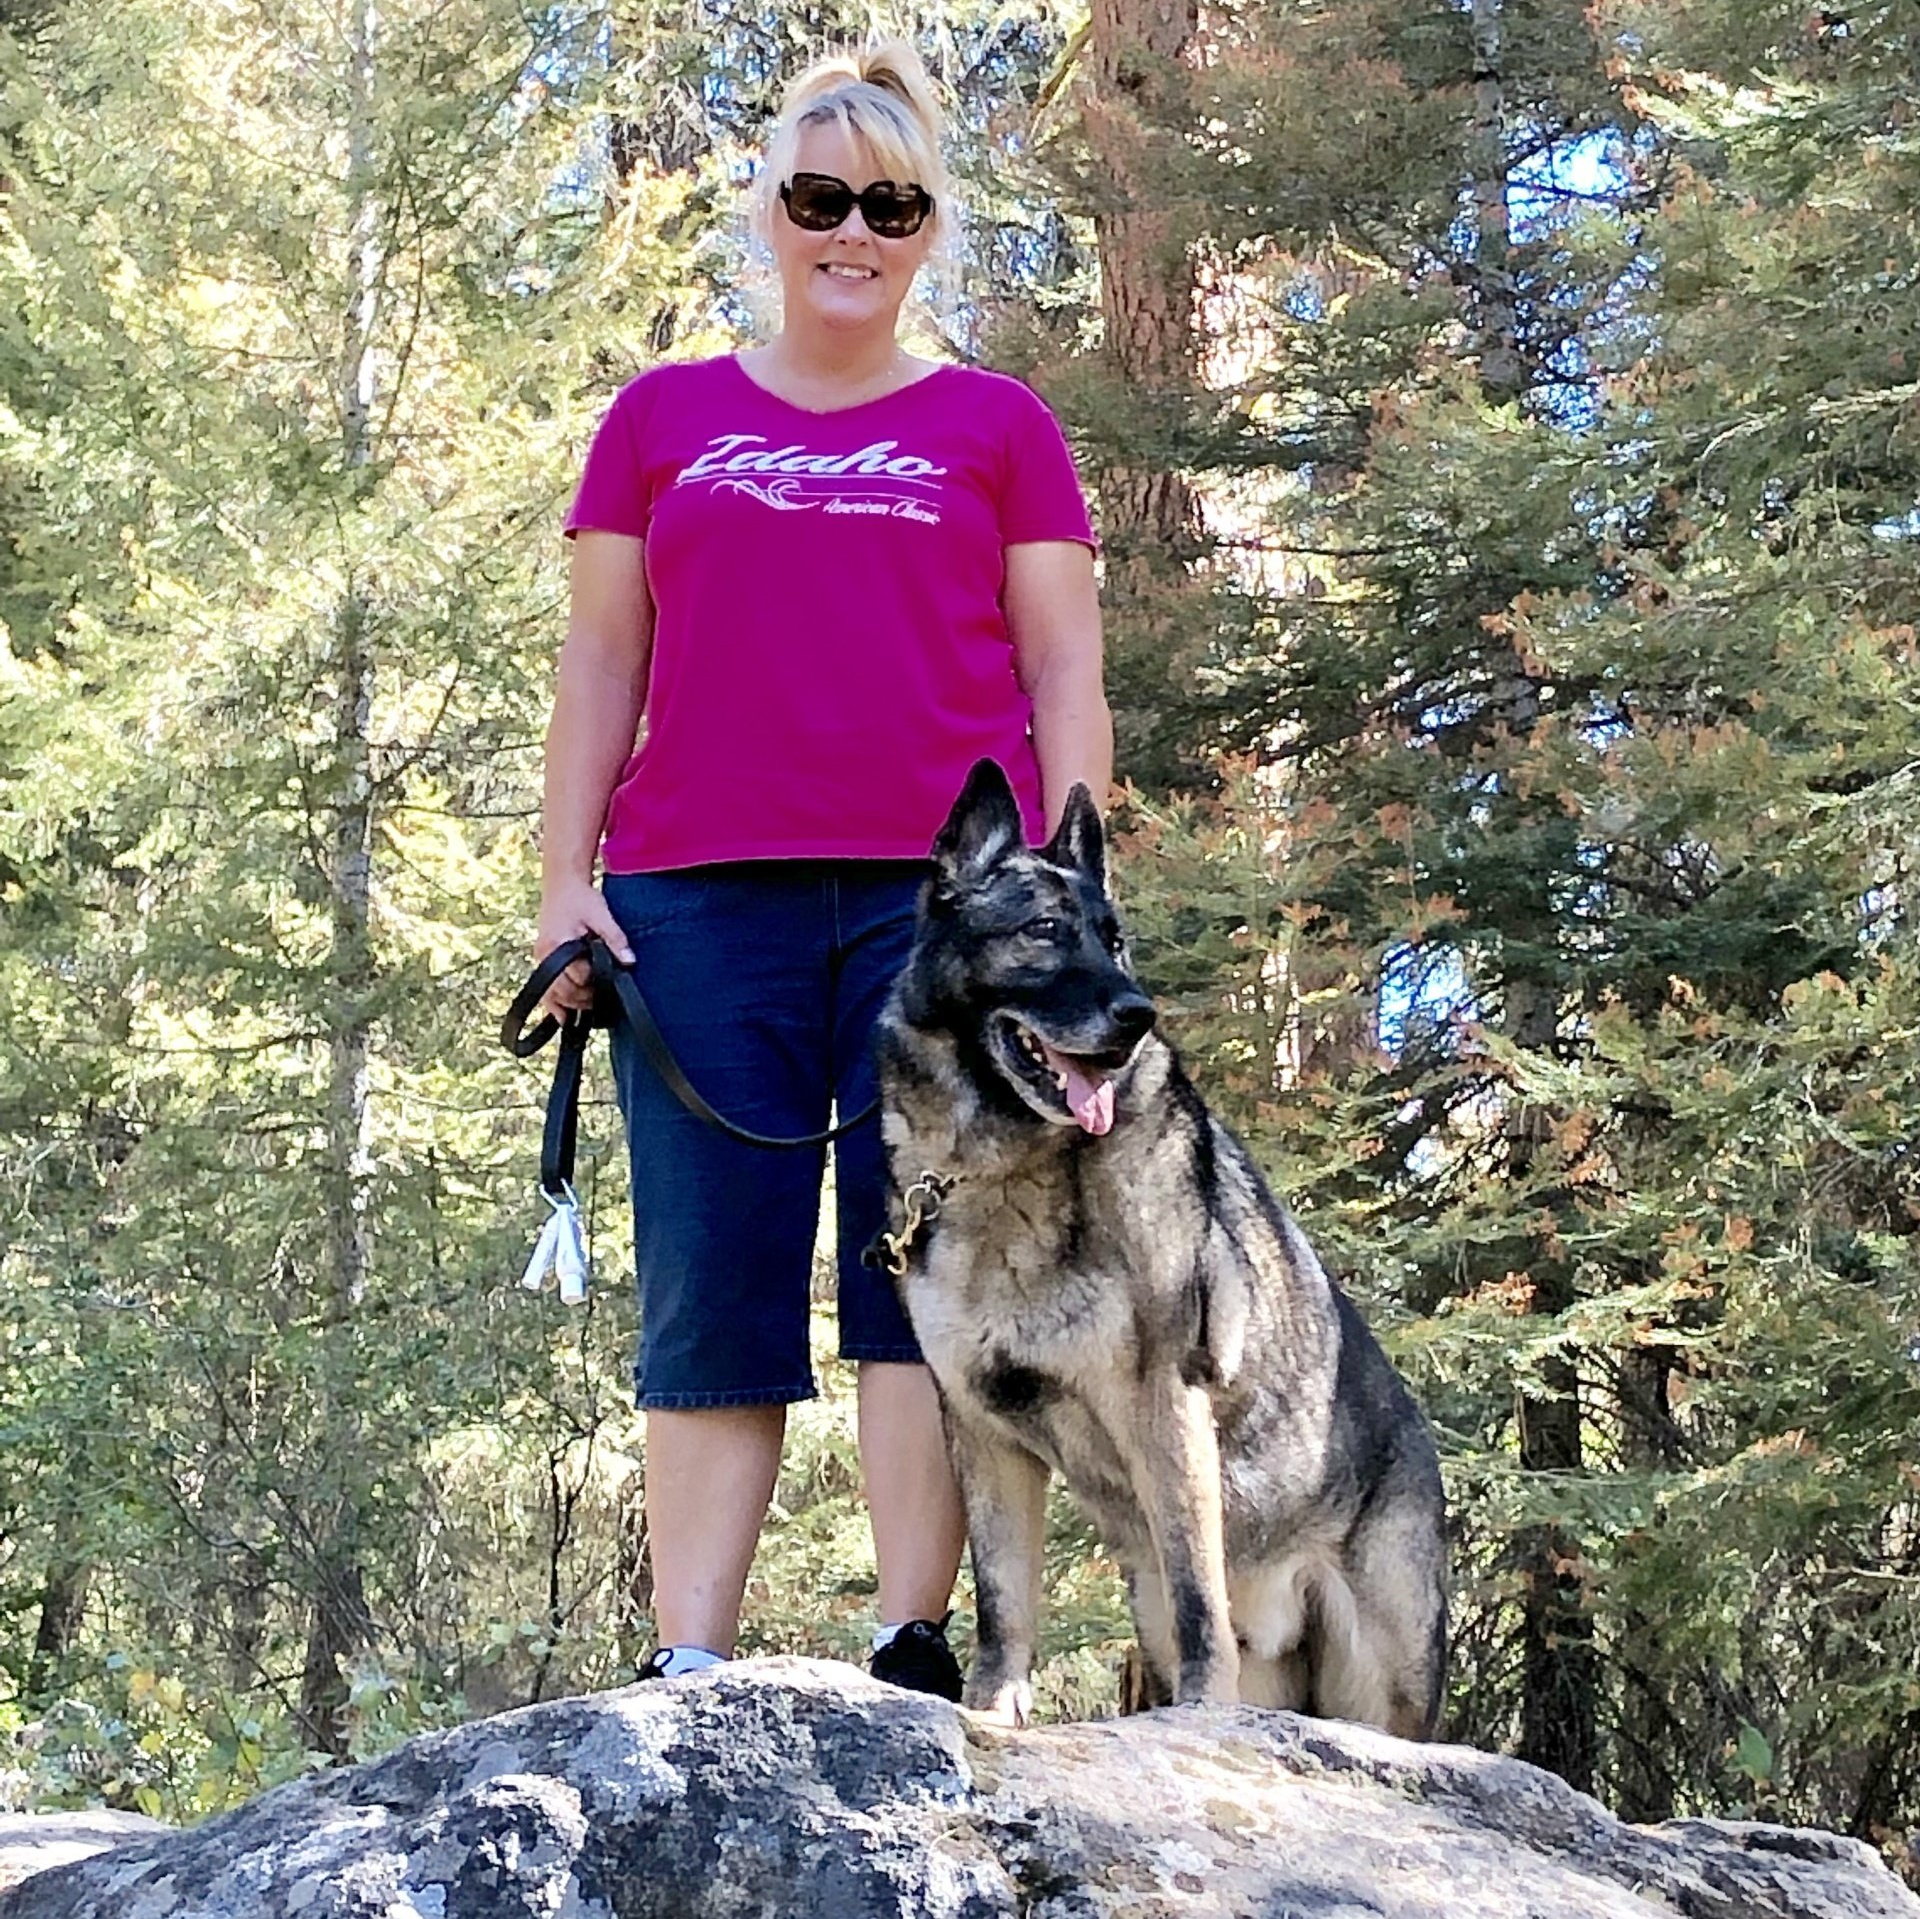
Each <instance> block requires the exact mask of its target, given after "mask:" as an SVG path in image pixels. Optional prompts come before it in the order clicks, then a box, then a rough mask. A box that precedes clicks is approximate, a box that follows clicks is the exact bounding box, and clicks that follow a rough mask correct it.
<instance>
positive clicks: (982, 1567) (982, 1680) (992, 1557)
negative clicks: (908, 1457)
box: [947, 1414, 1047, 1726]
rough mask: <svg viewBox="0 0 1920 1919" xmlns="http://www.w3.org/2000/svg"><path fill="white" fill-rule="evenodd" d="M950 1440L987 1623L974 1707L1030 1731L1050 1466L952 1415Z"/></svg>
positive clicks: (977, 1599) (982, 1628)
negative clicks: (1029, 1722) (1030, 1682)
mask: <svg viewBox="0 0 1920 1919" xmlns="http://www.w3.org/2000/svg"><path fill="white" fill-rule="evenodd" d="M947 1439H948V1445H949V1447H950V1449H951V1451H952V1453H953V1464H954V1471H955V1474H956V1475H957V1477H958V1478H959V1481H960V1492H961V1496H962V1498H964V1499H965V1501H966V1506H967V1544H968V1547H969V1550H970V1551H971V1552H972V1555H973V1591H974V1607H975V1613H976V1616H977V1618H978V1622H979V1631H978V1633H977V1635H976V1638H975V1646H974V1655H973V1670H972V1671H971V1672H970V1673H969V1674H968V1675H967V1689H966V1703H967V1704H968V1705H969V1706H971V1707H973V1708H974V1709H975V1710H976V1711H978V1712H982V1713H985V1714H987V1715H988V1716H989V1717H991V1718H994V1719H997V1720H999V1721H1000V1722H1001V1723H1002V1724H1003V1725H1008V1726H1024V1725H1025V1724H1026V1723H1027V1718H1028V1715H1029V1714H1030V1712H1031V1711H1032V1707H1033V1688H1032V1686H1031V1685H1030V1684H1029V1680H1030V1678H1031V1676H1032V1673H1033V1654H1034V1645H1035V1641H1036V1637H1037V1631H1038V1626H1039V1618H1040V1576H1041V1572H1042V1561H1043V1557H1044V1553H1045V1548H1046V1522H1047V1467H1046V1462H1045V1461H1044V1460H1041V1459H1036V1458H1035V1457H1034V1455H1033V1454H1032V1453H1030V1452H1028V1451H1027V1449H1026V1448H1025V1447H1024V1446H1017V1445H1013V1444H1010V1443H1009V1442H1008V1441H1006V1440H1004V1439H1002V1438H1001V1437H1000V1435H999V1434H997V1433H995V1432H993V1431H991V1430H989V1429H987V1428H985V1427H982V1426H978V1425H974V1424H972V1423H971V1422H969V1421H967V1420H965V1419H964V1418H960V1417H954V1416H951V1414H950V1417H949V1419H948V1426H947Z"/></svg>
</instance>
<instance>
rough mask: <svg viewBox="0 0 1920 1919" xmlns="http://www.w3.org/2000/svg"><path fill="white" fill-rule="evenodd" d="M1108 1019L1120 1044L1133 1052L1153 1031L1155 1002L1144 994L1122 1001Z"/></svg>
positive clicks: (1116, 1005)
mask: <svg viewBox="0 0 1920 1919" xmlns="http://www.w3.org/2000/svg"><path fill="white" fill-rule="evenodd" d="M1108 1017H1109V1018H1110V1019H1111V1020H1112V1021H1113V1030H1114V1033H1115V1035H1116V1037H1117V1039H1118V1041H1119V1044H1120V1045H1122V1046H1124V1047H1125V1048H1126V1049H1127V1050H1128V1051H1129V1052H1131V1051H1132V1050H1133V1049H1134V1047H1136V1046H1138V1045H1139V1044H1140V1042H1141V1041H1142V1040H1143V1039H1145V1038H1146V1036H1147V1035H1148V1034H1149V1033H1150V1032H1152V1030H1153V1001H1152V1000H1150V999H1148V998H1147V996H1146V995H1145V994H1144V993H1142V994H1138V995H1136V996H1135V997H1134V998H1132V999H1123V1000H1120V1001H1118V1002H1117V1003H1116V1004H1115V1005H1114V1007H1113V1009H1112V1010H1111V1012H1110V1013H1109V1014H1108Z"/></svg>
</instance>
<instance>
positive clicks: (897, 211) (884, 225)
mask: <svg viewBox="0 0 1920 1919" xmlns="http://www.w3.org/2000/svg"><path fill="white" fill-rule="evenodd" d="M932 207H933V201H932V200H931V199H930V198H929V197H928V195H927V190H926V189H925V188H924V187H897V186H895V185H894V184H893V182H892V181H890V180H876V181H875V182H874V183H873V185H872V186H870V187H869V188H867V190H866V191H865V192H864V193H863V194H861V196H860V217H861V219H863V220H864V221H866V223H867V225H868V226H870V227H871V228H872V229H873V230H874V232H875V233H878V234H880V235H882V236H883V237H884V238H886V239H889V240H903V239H905V238H906V236H907V235H908V234H910V233H918V232H919V231H920V226H921V222H922V221H924V220H925V219H926V217H927V215H928V213H929V212H930V211H931V210H932Z"/></svg>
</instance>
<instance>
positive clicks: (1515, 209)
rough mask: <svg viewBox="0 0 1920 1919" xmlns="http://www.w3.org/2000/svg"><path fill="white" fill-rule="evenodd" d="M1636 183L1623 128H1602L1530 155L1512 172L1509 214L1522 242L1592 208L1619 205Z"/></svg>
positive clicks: (1552, 230)
mask: <svg viewBox="0 0 1920 1919" xmlns="http://www.w3.org/2000/svg"><path fill="white" fill-rule="evenodd" d="M1631 184H1632V182H1631V179H1630V176H1629V174H1628V171H1627V165H1626V146H1625V142H1624V141H1623V140H1622V139H1621V137H1620V134H1619V132H1618V130H1617V129H1615V128H1612V127H1603V128H1598V129H1596V130H1595V131H1593V132H1591V133H1582V134H1576V135H1575V136H1574V137H1573V138H1571V139H1568V140H1554V141H1551V142H1549V143H1548V144H1547V145H1546V146H1544V147H1542V148H1540V149H1539V150H1538V151H1537V152H1534V153H1529V154H1524V155H1522V157H1521V158H1520V159H1519V160H1517V161H1516V162H1515V163H1514V166H1513V168H1512V171H1511V172H1509V174H1508V175H1507V218H1508V220H1509V221H1510V222H1511V228H1512V233H1513V237H1514V238H1515V239H1516V240H1538V239H1544V238H1547V237H1549V236H1551V235H1552V234H1553V233H1555V232H1557V231H1558V230H1559V229H1560V228H1561V227H1563V226H1565V225H1566V224H1567V222H1568V221H1569V220H1570V219H1573V218H1576V217H1577V216H1578V214H1579V213H1580V211H1581V210H1582V209H1583V208H1585V207H1588V206H1601V207H1617V206H1619V205H1620V204H1621V203H1622V202H1623V201H1624V200H1625V198H1626V196H1627V192H1628V190H1629V188H1630V186H1631Z"/></svg>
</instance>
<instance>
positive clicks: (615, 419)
mask: <svg viewBox="0 0 1920 1919" xmlns="http://www.w3.org/2000/svg"><path fill="white" fill-rule="evenodd" d="M643 403H644V396H643V392H642V383H641V382H640V381H638V380H636V381H634V382H632V383H631V384H629V385H627V386H625V387H622V388H621V390H620V391H619V393H617V394H616V395H615V396H614V402H613V405H612V406H610V407H609V408H608V409H607V417H606V418H605V419H604V420H602V421H601V422H600V430H599V431H598V432H597V433H595V434H594V436H593V445H592V446H591V447H589V448H588V449H587V464H586V470H585V471H584V472H583V473H582V474H581V475H580V490H579V491H578V492H577V493H576V494H575V495H574V496H573V506H572V509H571V510H570V511H569V512H568V514H567V518H566V524H565V526H564V527H563V528H562V529H561V530H562V531H563V532H564V533H566V534H568V535H569V536H571V535H573V534H575V533H579V532H581V531H583V530H584V531H587V532H592V533H625V534H628V535H629V536H630V537H632V538H633V539H636V540H644V539H645V538H646V536H647V522H648V520H649V519H650V518H651V517H652V513H653V500H652V496H651V494H650V492H649V489H648V486H647V475H646V469H645V467H644V466H643V465H642V463H641V459H640V432H639V422H638V420H637V419H636V415H637V414H638V413H639V412H640V410H641V408H642V405H643Z"/></svg>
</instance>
